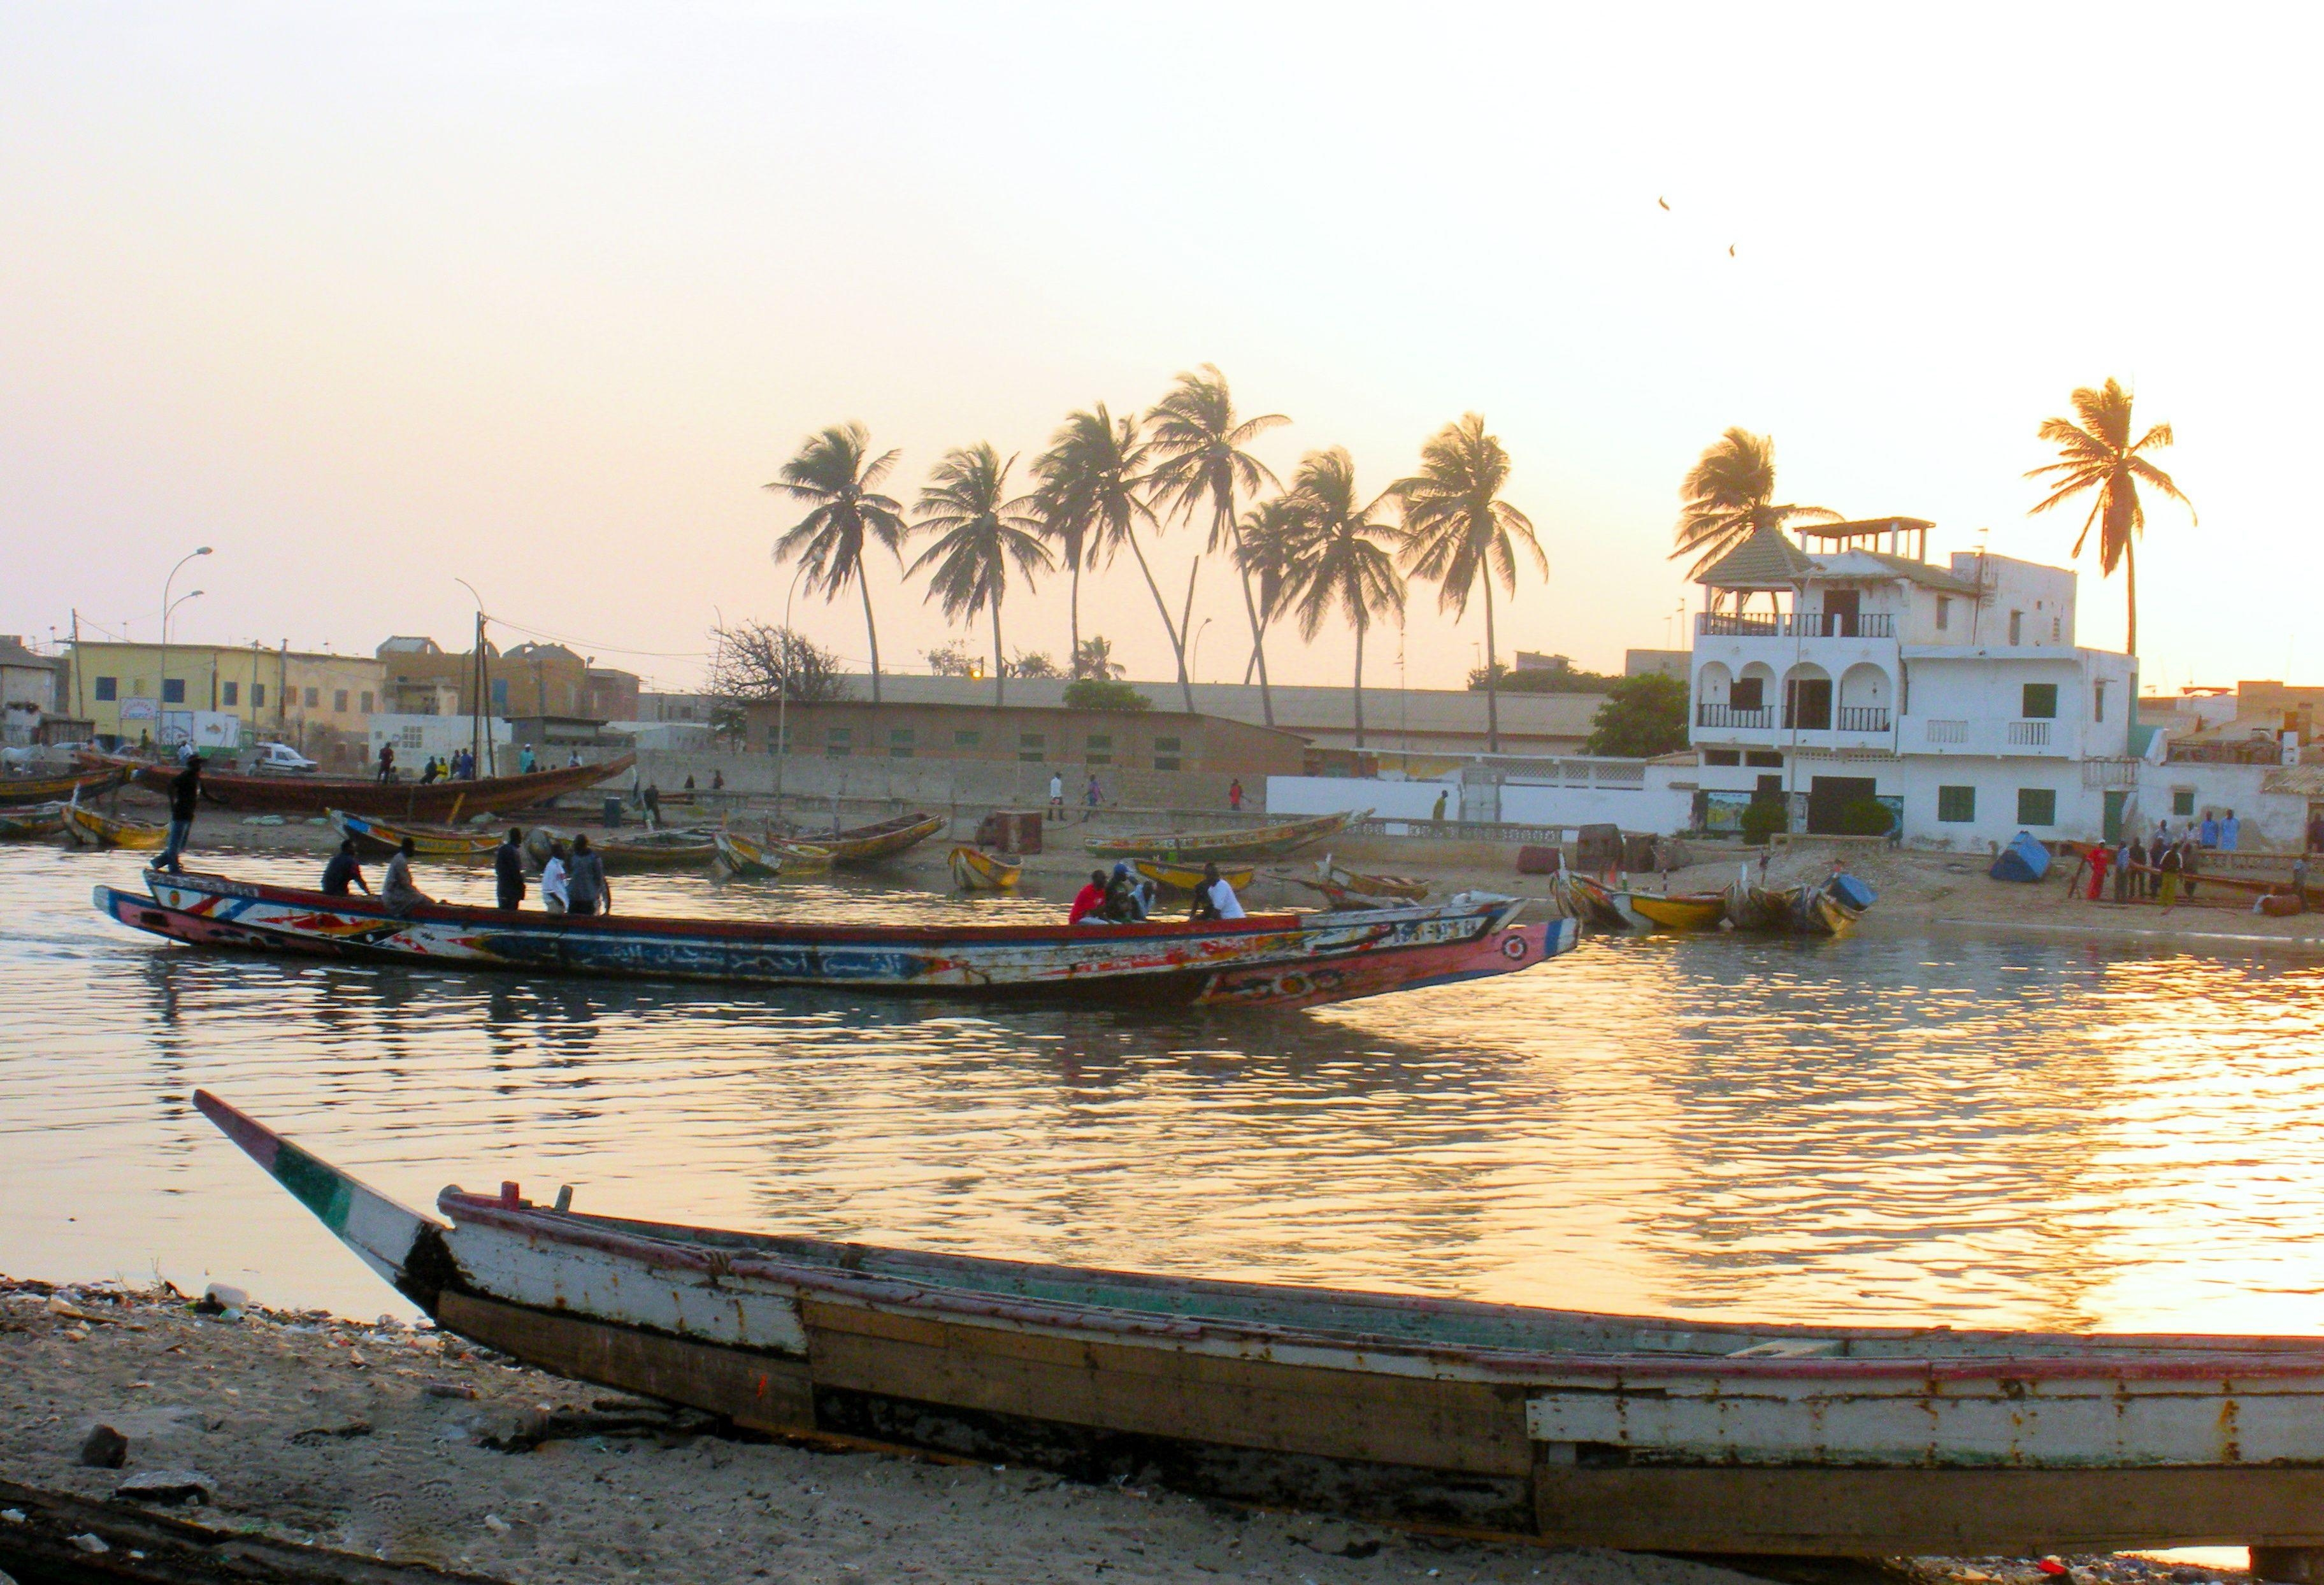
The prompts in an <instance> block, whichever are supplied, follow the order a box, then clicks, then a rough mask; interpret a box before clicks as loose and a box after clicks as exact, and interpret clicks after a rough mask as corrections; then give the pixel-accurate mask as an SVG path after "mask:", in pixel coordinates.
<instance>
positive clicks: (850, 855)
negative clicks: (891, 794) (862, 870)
mask: <svg viewBox="0 0 2324 1585" xmlns="http://www.w3.org/2000/svg"><path fill="white" fill-rule="evenodd" d="M951 824H952V822H951V821H950V820H949V819H947V818H945V816H942V815H927V814H919V815H899V816H896V817H895V818H894V819H892V820H881V821H878V822H876V823H874V824H872V825H858V826H854V827H853V828H851V829H849V830H846V831H836V832H834V833H832V834H830V835H829V836H817V837H816V839H815V845H816V847H819V848H821V849H823V850H824V851H825V852H827V853H829V854H830V855H831V862H833V863H835V864H870V863H876V862H879V861H880V860H881V859H892V858H894V857H895V856H896V855H897V854H898V853H900V852H903V851H904V850H905V849H907V848H909V847H916V846H918V844H919V843H924V842H926V841H927V839H928V838H930V837H932V836H934V835H935V834H936V833H937V832H939V831H942V830H943V829H944V828H945V826H947V825H951Z"/></svg>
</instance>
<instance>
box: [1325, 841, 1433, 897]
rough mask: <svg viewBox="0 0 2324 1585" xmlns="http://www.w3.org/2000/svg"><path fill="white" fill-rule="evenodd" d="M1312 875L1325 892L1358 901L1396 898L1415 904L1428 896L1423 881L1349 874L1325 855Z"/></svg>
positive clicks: (1350, 872)
mask: <svg viewBox="0 0 2324 1585" xmlns="http://www.w3.org/2000/svg"><path fill="white" fill-rule="evenodd" d="M1315 874H1316V877H1317V879H1319V880H1322V881H1323V885H1324V886H1325V887H1326V888H1332V887H1337V888H1338V889H1340V890H1342V891H1344V892H1353V893H1354V894H1355V895H1356V896H1358V897H1379V898H1402V899H1403V900H1404V901H1406V902H1413V903H1416V902H1419V901H1420V900H1421V899H1422V898H1425V897H1426V896H1427V895H1428V882H1427V881H1425V880H1418V879H1416V878H1415V877H1413V876H1410V875H1377V874H1372V873H1370V872H1369V871H1362V870H1351V869H1350V868H1348V866H1347V865H1345V864H1337V863H1333V862H1332V855H1331V854H1329V853H1325V854H1324V855H1323V859H1322V860H1321V861H1320V862H1318V863H1317V864H1316V866H1315Z"/></svg>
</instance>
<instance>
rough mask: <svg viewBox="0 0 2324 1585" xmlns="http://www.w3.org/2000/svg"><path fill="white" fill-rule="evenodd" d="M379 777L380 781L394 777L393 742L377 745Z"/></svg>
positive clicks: (390, 779) (391, 779)
mask: <svg viewBox="0 0 2324 1585" xmlns="http://www.w3.org/2000/svg"><path fill="white" fill-rule="evenodd" d="M379 779H381V780H382V781H393V780H394V779H395V745H394V744H393V743H382V744H380V745H379Z"/></svg>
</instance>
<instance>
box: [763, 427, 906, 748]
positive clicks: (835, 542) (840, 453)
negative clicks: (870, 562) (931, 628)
mask: <svg viewBox="0 0 2324 1585" xmlns="http://www.w3.org/2000/svg"><path fill="white" fill-rule="evenodd" d="M870 452H871V435H870V433H869V432H868V431H866V430H865V429H864V428H863V426H862V425H861V424H834V425H833V426H831V428H829V429H823V430H819V431H817V432H816V433H815V434H813V435H810V436H808V437H807V440H806V442H805V443H804V444H803V445H801V446H800V447H799V449H798V456H794V457H792V458H791V459H790V461H788V462H787V463H785V464H783V471H782V473H781V475H779V476H778V477H777V478H776V480H775V482H774V483H773V484H769V485H768V486H767V488H768V489H770V490H779V491H781V492H782V493H784V494H786V495H788V496H789V497H790V498H791V499H792V500H794V501H807V502H814V510H813V511H809V512H808V513H807V516H805V517H803V518H801V519H800V520H799V521H798V524H797V525H796V526H794V527H793V528H791V529H790V530H788V531H787V532H786V533H785V534H784V535H783V537H782V538H781V539H778V540H776V541H775V560H776V562H777V563H778V564H780V563H782V562H785V561H788V560H789V559H790V558H792V557H794V556H796V557H798V558H799V560H800V562H801V563H802V565H804V566H805V567H806V569H807V588H808V589H809V590H810V591H813V592H815V593H818V594H822V596H823V597H824V598H825V600H836V599H837V598H839V596H840V595H841V594H843V593H844V592H845V590H846V588H847V585H849V584H851V583H853V585H855V586H856V589H857V590H858V591H859V592H860V593H861V594H862V596H863V633H864V637H865V638H866V639H868V640H870V642H871V702H872V703H873V704H874V705H877V704H878V703H879V702H880V630H879V629H878V628H876V627H874V626H873V625H872V622H871V580H870V578H869V577H868V576H865V573H864V568H863V549H864V540H865V539H866V538H867V537H868V538H870V539H875V540H877V541H878V542H879V543H881V544H882V545H885V546H886V547H887V548H888V549H889V551H890V554H892V555H893V556H895V558H896V559H897V561H898V562H899V564H900V563H901V562H902V560H903V544H904V536H905V535H906V534H907V533H908V532H909V530H908V529H907V528H906V526H905V523H904V515H903V514H904V508H903V505H902V503H901V502H898V501H896V500H894V499H893V498H891V497H890V496H886V495H882V494H880V493H878V491H877V489H876V488H875V486H877V485H878V484H879V483H880V481H881V479H883V478H885V477H886V476H887V474H888V470H889V469H890V468H892V467H894V466H895V465H896V458H897V456H898V455H899V454H898V453H896V452H893V451H888V452H882V453H881V455H880V456H869V453H870Z"/></svg>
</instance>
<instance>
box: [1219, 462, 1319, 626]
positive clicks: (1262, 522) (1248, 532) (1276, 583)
mask: <svg viewBox="0 0 2324 1585" xmlns="http://www.w3.org/2000/svg"><path fill="white" fill-rule="evenodd" d="M1236 528H1237V530H1238V532H1239V534H1240V539H1241V544H1240V548H1238V549H1237V550H1236V552H1235V564H1236V565H1237V566H1238V567H1240V568H1241V569H1242V571H1243V574H1244V576H1246V577H1247V578H1252V577H1255V578H1257V579H1258V580H1259V631H1260V632H1262V633H1264V632H1266V631H1267V630H1268V628H1270V627H1272V626H1273V625H1275V622H1276V621H1277V619H1278V618H1279V617H1281V616H1282V614H1283V613H1284V609H1285V607H1286V605H1287V604H1289V602H1290V594H1291V589H1290V581H1291V577H1292V574H1293V571H1294V563H1295V562H1296V559H1297V556H1298V548H1299V543H1300V540H1301V539H1302V538H1303V537H1304V536H1305V532H1306V524H1305V520H1303V519H1302V518H1301V516H1300V515H1299V511H1298V509H1297V508H1296V505H1295V504H1294V502H1292V500H1291V498H1290V497H1289V496H1288V495H1270V496H1268V498H1267V499H1266V500H1264V501H1261V502H1258V503H1256V504H1255V505H1253V506H1252V507H1251V508H1250V510H1249V511H1245V512H1244V513H1243V514H1242V521H1240V523H1238V524H1237V525H1236Z"/></svg>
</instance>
